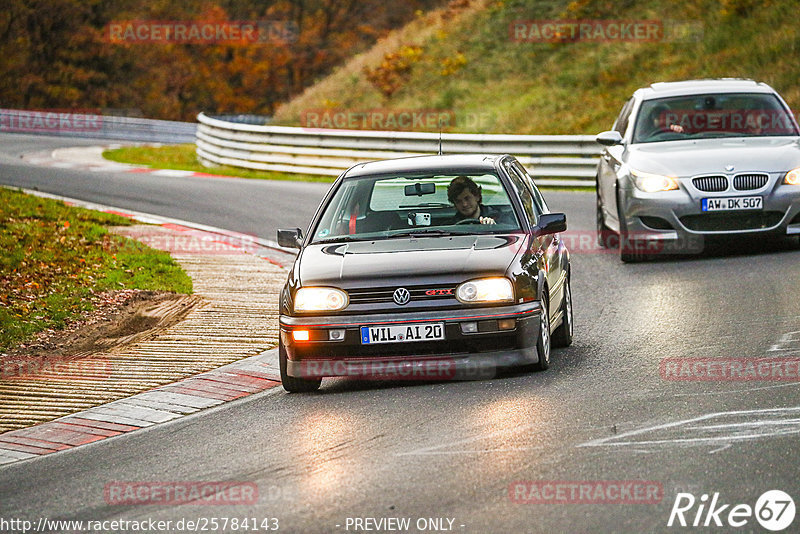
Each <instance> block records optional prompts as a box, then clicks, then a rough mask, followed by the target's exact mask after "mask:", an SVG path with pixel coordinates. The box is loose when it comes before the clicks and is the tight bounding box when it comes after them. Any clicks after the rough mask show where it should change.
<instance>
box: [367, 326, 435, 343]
mask: <svg viewBox="0 0 800 534" xmlns="http://www.w3.org/2000/svg"><path fill="white" fill-rule="evenodd" d="M438 339H444V323H423V324H403V325H386V326H380V325H378V326H362V327H361V344H362V345H369V344H373V343H408V342H411V341H435V340H438Z"/></svg>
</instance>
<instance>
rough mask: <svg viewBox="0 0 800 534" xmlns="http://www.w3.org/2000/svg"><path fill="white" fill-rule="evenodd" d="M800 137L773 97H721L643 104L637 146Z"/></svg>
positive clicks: (786, 111)
mask: <svg viewBox="0 0 800 534" xmlns="http://www.w3.org/2000/svg"><path fill="white" fill-rule="evenodd" d="M775 135H781V136H793V135H798V130H797V124H796V123H795V121H794V118H793V117H792V115H791V114H790V113H789V111H788V110H787V109H786V108H785V106H783V105H782V103H781V102H780V100H779V99H778V98H776V97H775V96H774V95H771V94H762V93H721V94H703V95H691V96H678V97H671V98H658V99H653V100H645V101H644V102H642V105H641V108H640V109H639V113H638V114H637V119H636V128H635V130H634V133H633V142H634V143H655V142H659V141H678V140H685V139H709V138H722V137H756V136H775Z"/></svg>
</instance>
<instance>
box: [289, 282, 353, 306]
mask: <svg viewBox="0 0 800 534" xmlns="http://www.w3.org/2000/svg"><path fill="white" fill-rule="evenodd" d="M349 302H350V299H349V298H348V296H347V293H345V292H344V291H342V290H341V289H336V288H333V287H301V288H300V289H298V290H297V293H295V295H294V310H295V311H297V312H321V311H339V310H343V309H344V308H346V307H347V304H348V303H349Z"/></svg>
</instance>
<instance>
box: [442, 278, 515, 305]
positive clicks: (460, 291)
mask: <svg viewBox="0 0 800 534" xmlns="http://www.w3.org/2000/svg"><path fill="white" fill-rule="evenodd" d="M456 298H457V299H458V300H459V301H460V302H463V303H465V304H471V303H473V302H512V301H513V300H514V287H513V286H512V285H511V280H509V279H508V278H480V279H477V280H470V281H469V282H464V283H463V284H461V285H459V286H458V287H457V288H456Z"/></svg>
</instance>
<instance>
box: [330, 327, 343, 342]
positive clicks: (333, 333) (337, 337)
mask: <svg viewBox="0 0 800 534" xmlns="http://www.w3.org/2000/svg"><path fill="white" fill-rule="evenodd" d="M343 339H344V330H343V329H338V330H328V340H330V341H342V340H343Z"/></svg>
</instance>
